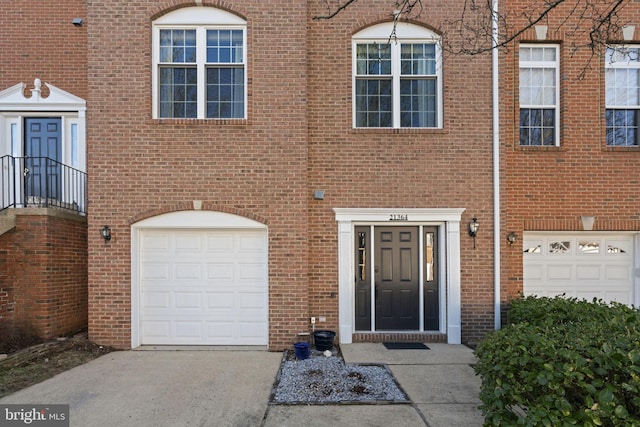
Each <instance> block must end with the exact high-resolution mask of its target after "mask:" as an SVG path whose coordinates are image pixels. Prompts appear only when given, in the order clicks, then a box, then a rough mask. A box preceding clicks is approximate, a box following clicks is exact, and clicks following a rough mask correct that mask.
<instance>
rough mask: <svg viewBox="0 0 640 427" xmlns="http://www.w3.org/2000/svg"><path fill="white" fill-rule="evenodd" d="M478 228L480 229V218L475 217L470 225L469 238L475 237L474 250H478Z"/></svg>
mask: <svg viewBox="0 0 640 427" xmlns="http://www.w3.org/2000/svg"><path fill="white" fill-rule="evenodd" d="M478 228H480V224H478V218H476V217H475V216H474V217H473V219H472V220H471V222H470V223H469V236H471V237H473V249H475V248H476V235H477V234H478Z"/></svg>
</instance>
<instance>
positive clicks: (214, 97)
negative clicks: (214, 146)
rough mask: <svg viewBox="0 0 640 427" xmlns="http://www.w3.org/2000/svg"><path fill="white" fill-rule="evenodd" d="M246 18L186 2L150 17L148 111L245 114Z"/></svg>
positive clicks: (166, 115)
mask: <svg viewBox="0 0 640 427" xmlns="http://www.w3.org/2000/svg"><path fill="white" fill-rule="evenodd" d="M246 33H247V32H246V21H245V20H243V19H242V18H240V17H238V16H236V15H234V14H232V13H229V12H226V11H223V10H219V9H215V8H211V7H201V6H195V7H187V8H184V9H178V10H176V11H173V12H170V13H168V14H166V15H164V16H162V17H161V18H158V19H157V20H155V21H154V22H153V117H154V118H161V119H162V118H192V119H244V118H246V116H247V113H246V110H247V107H246V105H247V90H246V87H247V72H246V63H247V60H246V58H247V49H246V45H247V35H246Z"/></svg>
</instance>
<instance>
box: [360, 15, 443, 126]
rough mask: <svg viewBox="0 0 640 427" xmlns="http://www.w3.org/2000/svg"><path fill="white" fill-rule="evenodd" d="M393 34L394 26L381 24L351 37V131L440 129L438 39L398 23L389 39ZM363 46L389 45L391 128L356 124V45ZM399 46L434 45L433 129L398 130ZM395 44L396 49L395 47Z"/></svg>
mask: <svg viewBox="0 0 640 427" xmlns="http://www.w3.org/2000/svg"><path fill="white" fill-rule="evenodd" d="M393 32H394V27H393V23H391V22H388V23H382V24H377V25H373V26H371V27H368V28H366V29H364V30H362V31H360V32H358V33H357V34H355V35H354V36H353V38H352V67H351V69H352V71H351V73H352V84H351V88H352V94H351V104H352V105H351V108H352V113H351V115H352V119H353V128H354V129H441V128H442V126H443V125H442V124H443V119H442V118H443V115H444V114H443V106H442V105H443V104H442V49H441V43H440V42H441V40H440V37H439V36H438V35H437V34H436V33H434V32H432V31H430V30H428V29H426V28H423V27H420V26H418V25H415V24H409V23H405V22H399V23H398V24H397V26H396V28H395V37H393V38H391V35H392V34H393ZM364 43H380V44H387V43H391V45H392V48H391V68H392V70H391V78H392V84H393V87H392V94H393V107H392V108H393V111H392V113H393V126H391V127H362V126H357V123H356V77H357V75H356V70H357V65H356V62H357V58H356V55H357V48H356V47H357V45H358V44H364ZM401 43H433V44H435V46H436V97H437V106H436V108H437V111H436V116H437V117H436V126H434V127H411V128H409V127H401V126H400V77H401V76H400V48H399V46H400V44H401ZM396 45H397V48H396V47H395V46H396Z"/></svg>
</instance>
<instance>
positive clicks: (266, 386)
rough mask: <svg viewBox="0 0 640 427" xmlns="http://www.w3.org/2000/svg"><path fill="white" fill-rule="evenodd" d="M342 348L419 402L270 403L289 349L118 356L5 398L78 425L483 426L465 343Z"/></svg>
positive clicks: (354, 360) (4, 401) (351, 360)
mask: <svg viewBox="0 0 640 427" xmlns="http://www.w3.org/2000/svg"><path fill="white" fill-rule="evenodd" d="M428 346H429V347H430V348H431V349H430V350H387V349H386V348H385V347H384V346H383V345H382V344H349V345H342V346H341V348H342V352H343V356H344V358H345V361H346V362H348V363H386V364H387V365H388V366H389V368H390V369H391V371H392V372H393V374H394V376H395V377H396V379H397V380H398V382H399V384H400V386H401V387H402V388H403V389H404V391H405V392H406V393H407V394H408V395H409V397H410V398H411V400H412V402H413V403H412V404H378V405H372V404H365V405H270V404H269V403H268V402H269V397H270V394H271V391H272V387H273V384H274V380H275V377H276V373H277V371H278V368H279V366H280V361H281V359H282V353H279V352H278V353H269V352H266V351H251V350H247V351H233V350H224V351H197V350H181V351H162V350H159V351H124V352H115V353H110V354H107V355H105V356H102V357H100V358H98V359H96V360H93V361H91V362H89V363H87V364H85V365H82V366H79V367H77V368H74V369H72V370H70V371H67V372H64V373H62V374H60V375H57V376H55V377H54V378H51V379H49V380H47V381H44V382H42V383H40V384H37V385H35V386H32V387H29V388H27V389H25V390H22V391H20V392H18V393H15V394H13V395H10V396H7V397H5V398H3V399H0V404H9V403H18V404H56V403H60V404H69V405H70V408H71V411H70V412H71V414H70V420H71V426H74V427H75V426H78V427H80V426H82V427H90V426H100V427H104V426H106V427H111V426H114V427H115V426H136V427H137V426H154V427H155V426H158V427H160V426H216V427H217V426H221V427H227V426H230V427H236V426H237V427H240V426H242V427H244V426H247V427H253V426H264V427H286V426H291V427H301V426H302V427H315V426H318V427H320V426H322V427H327V426H352V425H353V426H355V425H357V426H372V427H376V426H380V427H383V426H384V427H393V426H402V427H413V426H416V427H417V426H420V427H422V426H429V427H439V426H442V427H449V426H455V427H457V426H465V427H466V426H471V427H473V426H482V416H481V414H480V412H479V411H478V409H477V406H478V405H479V404H480V401H479V398H478V392H479V388H480V381H479V378H477V377H476V376H475V374H474V372H473V369H472V368H471V366H470V365H471V364H473V363H474V362H475V359H474V356H473V353H472V352H471V350H470V349H468V348H467V347H464V346H451V345H446V344H428Z"/></svg>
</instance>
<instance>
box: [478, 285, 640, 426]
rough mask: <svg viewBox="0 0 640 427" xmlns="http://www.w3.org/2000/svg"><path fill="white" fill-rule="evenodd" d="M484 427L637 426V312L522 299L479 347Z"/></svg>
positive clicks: (639, 350)
mask: <svg viewBox="0 0 640 427" xmlns="http://www.w3.org/2000/svg"><path fill="white" fill-rule="evenodd" d="M475 353H476V356H477V358H478V363H477V364H476V366H475V371H476V373H477V374H478V375H480V377H481V379H482V386H481V391H480V398H481V400H482V405H481V406H480V409H481V410H482V412H483V415H484V416H485V425H489V426H514V425H524V426H553V427H557V426H640V313H639V312H638V310H637V309H634V308H630V307H628V306H625V305H621V304H615V303H614V304H605V303H603V302H602V301H600V300H594V301H593V302H588V301H585V300H577V299H568V298H564V297H555V298H537V297H526V298H520V299H517V300H515V301H513V303H512V307H511V310H510V312H509V325H508V326H507V327H505V328H503V329H502V330H500V331H496V332H494V333H491V334H489V335H488V336H487V337H486V338H485V339H484V340H482V341H481V342H480V343H479V345H478V347H477V348H476V351H475Z"/></svg>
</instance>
